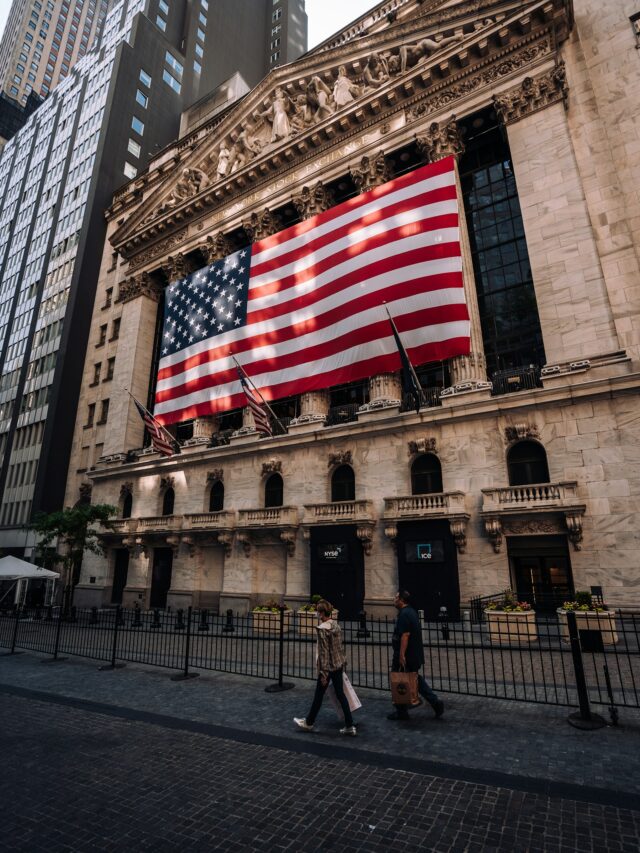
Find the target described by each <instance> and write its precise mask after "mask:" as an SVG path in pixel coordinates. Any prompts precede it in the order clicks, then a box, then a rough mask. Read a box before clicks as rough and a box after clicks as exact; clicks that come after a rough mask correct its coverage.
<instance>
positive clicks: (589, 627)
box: [557, 590, 618, 646]
mask: <svg viewBox="0 0 640 853" xmlns="http://www.w3.org/2000/svg"><path fill="white" fill-rule="evenodd" d="M569 612H573V613H575V614H576V625H577V628H578V632H580V631H599V632H600V635H601V636H602V643H603V645H605V646H612V645H614V644H615V643H617V642H618V632H617V631H616V619H615V615H616V612H615V610H609V608H608V607H607V606H606V605H605V604H598V603H597V602H596V601H594V598H593V596H592V595H591V593H590V592H587V591H585V590H581V591H579V592H578V591H577V592H576V594H575V598H574V599H573V601H565V602H564V604H563V605H562V607H559V608H558V610H557V613H558V621H559V623H560V633H561V636H562V639H563V640H566V641H567V642H568V641H569V628H568V626H567V613H569Z"/></svg>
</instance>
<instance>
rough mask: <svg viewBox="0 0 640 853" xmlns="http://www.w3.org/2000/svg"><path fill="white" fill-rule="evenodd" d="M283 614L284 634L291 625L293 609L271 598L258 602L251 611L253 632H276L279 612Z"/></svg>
mask: <svg viewBox="0 0 640 853" xmlns="http://www.w3.org/2000/svg"><path fill="white" fill-rule="evenodd" d="M281 612H282V614H283V631H284V633H285V634H286V633H287V632H288V631H289V628H290V627H291V617H292V615H293V611H292V610H290V609H289V608H288V607H287V606H286V604H280V602H279V601H275V600H271V601H267V603H266V604H259V605H257V606H256V607H254V608H253V610H252V611H251V619H252V622H253V633H254V634H257V633H258V634H278V633H279V632H280V613H281Z"/></svg>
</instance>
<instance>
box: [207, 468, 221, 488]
mask: <svg viewBox="0 0 640 853" xmlns="http://www.w3.org/2000/svg"><path fill="white" fill-rule="evenodd" d="M223 482H224V471H223V470H222V468H214V469H213V471H207V485H210V484H211V483H223Z"/></svg>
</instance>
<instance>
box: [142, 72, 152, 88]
mask: <svg viewBox="0 0 640 853" xmlns="http://www.w3.org/2000/svg"><path fill="white" fill-rule="evenodd" d="M140 82H141V83H142V85H143V86H146V87H147V89H148V88H149V87H150V86H151V77H150V75H149V74H147V72H146V71H145V70H144V68H141V69H140Z"/></svg>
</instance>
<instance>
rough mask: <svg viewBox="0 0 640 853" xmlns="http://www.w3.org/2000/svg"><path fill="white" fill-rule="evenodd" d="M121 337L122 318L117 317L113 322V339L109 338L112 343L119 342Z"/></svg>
mask: <svg viewBox="0 0 640 853" xmlns="http://www.w3.org/2000/svg"><path fill="white" fill-rule="evenodd" d="M119 337H120V317H117V318H116V319H115V320H114V321H113V325H112V327H111V337H110V338H109V340H110V341H117V340H118V338H119Z"/></svg>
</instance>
